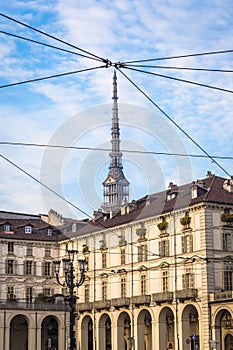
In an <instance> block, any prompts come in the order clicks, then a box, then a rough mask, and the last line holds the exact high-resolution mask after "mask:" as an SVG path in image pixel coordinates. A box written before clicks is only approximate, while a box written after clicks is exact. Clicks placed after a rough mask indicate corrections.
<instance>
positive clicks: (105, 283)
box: [102, 281, 107, 300]
mask: <svg viewBox="0 0 233 350" xmlns="http://www.w3.org/2000/svg"><path fill="white" fill-rule="evenodd" d="M106 299H107V281H102V300H106Z"/></svg>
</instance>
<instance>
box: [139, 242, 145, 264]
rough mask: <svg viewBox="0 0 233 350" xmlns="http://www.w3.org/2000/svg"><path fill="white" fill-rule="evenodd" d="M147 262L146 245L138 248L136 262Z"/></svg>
mask: <svg viewBox="0 0 233 350" xmlns="http://www.w3.org/2000/svg"><path fill="white" fill-rule="evenodd" d="M142 261H147V245H146V244H142V245H140V246H138V262H142Z"/></svg>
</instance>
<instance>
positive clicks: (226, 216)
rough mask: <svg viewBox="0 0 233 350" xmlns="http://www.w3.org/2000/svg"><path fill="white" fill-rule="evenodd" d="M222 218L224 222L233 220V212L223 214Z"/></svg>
mask: <svg viewBox="0 0 233 350" xmlns="http://www.w3.org/2000/svg"><path fill="white" fill-rule="evenodd" d="M221 220H222V221H223V222H233V214H229V213H227V214H225V213H224V214H222V215H221Z"/></svg>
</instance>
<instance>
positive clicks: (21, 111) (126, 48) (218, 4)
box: [0, 0, 233, 211]
mask: <svg viewBox="0 0 233 350" xmlns="http://www.w3.org/2000/svg"><path fill="white" fill-rule="evenodd" d="M4 11H5V13H6V14H7V15H12V16H13V17H15V18H17V19H19V20H22V21H25V22H27V23H28V24H30V25H32V26H34V27H37V28H39V29H41V30H45V31H47V32H48V33H50V34H52V35H55V36H57V37H60V38H61V39H62V40H65V41H67V42H69V43H72V44H74V45H76V46H78V47H80V48H82V49H84V50H87V51H89V52H92V53H94V54H96V55H99V56H101V57H104V58H108V59H109V60H111V61H112V62H115V61H117V62H118V61H124V60H127V61H128V60H134V59H146V58H156V57H165V56H173V55H185V54H190V53H198V52H205V51H215V50H224V49H229V48H231V47H232V46H233V28H232V25H231V22H232V21H231V18H232V15H233V9H232V6H231V1H230V0H221V1H218V0H215V1H210V0H207V1H205V2H201V3H200V2H196V1H194V0H189V1H185V0H177V1H176V2H175V3H174V1H172V0H168V1H156V2H153V1H147V2H142V1H138V0H133V1H123V0H119V1H117V2H115V3H112V2H109V1H105V0H102V1H98V2H97V1H95V0H87V1H84V0H82V1H79V2H77V1H75V0H73V1H72V0H70V1H68V2H64V1H61V0H57V1H55V0H54V1H51V2H48V1H43V0H40V1H19V0H17V1H13V2H11V4H10V3H6V2H5V3H4V4H3V12H4ZM207 14H208V16H207ZM1 26H2V30H6V31H9V32H13V33H16V34H20V35H25V36H26V37H30V38H35V39H36V40H40V41H43V42H49V43H50V44H53V45H55V46H60V47H64V48H66V49H70V50H75V49H74V48H71V47H68V46H65V45H63V44H61V43H59V42H57V41H52V40H51V39H48V38H46V37H45V36H40V35H39V34H38V33H35V32H32V31H30V30H28V29H25V28H23V27H21V26H19V25H16V24H14V23H13V22H10V21H7V20H6V19H2V24H1ZM0 40H1V52H0V80H1V83H0V85H3V84H6V83H9V82H15V81H20V80H25V79H30V78H32V77H43V76H47V75H52V74H58V73H63V72H68V71H74V70H79V69H84V68H88V67H91V66H95V65H99V64H101V63H99V62H97V61H92V60H89V59H85V58H80V57H77V56H75V55H69V54H64V53H62V52H60V51H56V50H52V49H49V48H44V47H42V46H36V45H34V44H28V43H25V42H22V41H19V40H16V39H12V38H9V37H5V36H3V35H1V37H0ZM231 57H232V54H228V55H211V56H203V57H198V56H197V57H192V58H188V59H187V58H180V59H176V60H161V61H155V62H148V64H151V65H172V66H186V67H197V68H200V67H201V68H218V69H226V68H227V69H232V68H233V67H232V58H231ZM142 69H144V68H142ZM153 71H154V72H158V73H160V74H164V75H169V76H176V77H179V78H182V79H189V80H192V81H197V82H201V83H204V84H210V85H215V86H219V87H223V88H226V89H230V90H231V89H232V76H231V73H225V74H223V73H214V72H211V73H209V72H194V71H171V70H158V69H157V70H155V69H154V70H153ZM123 72H124V73H125V74H126V75H127V76H129V77H130V79H132V80H133V81H134V82H135V83H136V84H137V85H138V86H139V87H140V88H141V89H142V90H143V91H145V93H146V94H148V95H149V97H150V98H151V99H153V100H154V101H155V103H156V104H158V106H159V107H161V108H162V110H164V111H165V112H166V113H167V114H168V115H169V116H170V117H171V118H173V119H174V120H175V121H176V122H177V123H179V125H181V127H183V128H184V129H185V131H187V132H188V133H189V134H190V135H191V136H192V137H193V138H194V139H195V140H196V141H197V142H199V143H200V144H201V145H202V146H203V147H204V148H206V149H207V150H208V152H209V153H211V154H222V155H231V154H232V150H233V142H232V136H231V130H232V126H233V125H232V124H233V121H232V120H233V119H232V94H229V93H224V92H219V91H214V90H209V89H206V88H201V87H198V86H191V85H187V84H183V83H179V82H175V81H172V80H167V79H165V78H159V77H155V76H149V75H146V74H142V73H136V72H132V71H129V70H123ZM112 73H113V70H112V69H105V68H104V69H100V70H96V71H92V72H86V73H79V74H76V75H73V76H67V77H62V78H56V79H53V80H47V81H43V82H38V83H34V84H31V85H28V86H23V85H22V86H18V87H12V88H8V89H2V90H0V118H1V121H2V128H1V140H3V141H5V140H11V141H25V142H42V143H45V142H47V141H48V140H49V139H50V138H51V137H52V136H53V135H55V134H56V130H57V129H58V127H59V126H62V125H63V124H64V123H65V122H66V121H67V120H68V119H69V118H70V116H72V115H74V114H75V113H77V112H80V111H85V110H86V109H88V108H90V107H93V106H96V105H101V104H104V103H107V104H108V103H111V96H112V85H111V84H112V80H111V79H112ZM118 84H119V85H118V88H119V97H120V98H119V102H120V103H129V104H136V105H141V106H144V107H148V108H150V109H151V110H154V111H156V113H158V116H159V118H162V120H163V119H164V120H166V118H165V117H164V116H162V115H161V113H160V112H158V110H157V109H156V107H155V106H153V105H152V104H151V103H150V102H149V101H148V100H147V99H146V98H145V96H143V95H142V94H141V93H140V92H139V91H138V90H137V89H136V88H135V87H133V86H132V85H131V84H130V82H129V81H128V80H127V79H125V78H124V76H123V75H121V74H120V72H119V73H118ZM121 112H122V111H121V110H120V111H119V113H120V121H121V122H122V123H123V122H124V116H123V114H121ZM110 114H111V111H109V121H110V118H111V116H110ZM150 123H151V121H150V118H148V119H146V120H145V128H150V125H151V124H150ZM168 124H170V122H168ZM89 128H90V124H89V119H88V118H87V119H86V120H85V122H83V125H82V128H81V129H82V130H86V131H87V132H88V131H89ZM79 132H80V130H78V129H77V134H78V133H79ZM152 132H153V130H152ZM178 134H179V135H180V136H179V137H180V138H181V139H182V140H183V142H184V143H185V146H186V148H187V149H188V150H189V151H190V152H192V153H200V151H199V150H198V149H197V148H196V147H195V146H193V145H192V144H191V143H190V142H189V141H188V140H187V139H186V138H185V136H184V135H182V134H180V133H179V132H178ZM71 135H75V130H72V133H71ZM102 135H105V134H104V133H103V132H102V131H100V130H99V129H98V130H97V129H95V130H93V132H92V139H91V140H90V144H93V143H94V144H95V143H97V141H98V142H99V140H101V137H106V136H102ZM139 135H140V134H139V133H137V132H136V131H135V130H132V133H131V136H132V138H135V140H138V139H139ZM72 137H73V136H72ZM107 138H108V139H109V138H110V130H109V134H108V135H107ZM64 140H66V139H65V138H63V137H62V134H61V137H60V138H59V139H58V140H56V141H57V142H59V141H60V142H62V141H64ZM103 141H107V140H105V139H104V140H103ZM85 143H88V140H87V139H85ZM164 144H165V145H166V137H165V139H164ZM147 146H148V147H151V148H152V149H153V150H156V148H157V147H159V145H158V144H157V143H156V142H154V143H153V142H151V143H150V144H149V143H148V145H147ZM4 147H5V148H4V149H3V152H6V154H7V155H8V156H11V157H12V158H13V160H14V161H17V162H19V164H21V165H22V166H23V167H25V168H26V169H28V170H29V171H31V172H33V173H34V174H39V171H40V166H41V164H40V161H41V157H42V153H43V150H42V149H40V150H34V149H31V148H15V149H14V150H15V151H13V148H10V149H8V148H7V147H6V146H4ZM174 147H175V145H174ZM16 150H17V151H16ZM14 152H15V154H17V157H15V155H14ZM82 156H83V155H82ZM74 157H75V156H74V154H73V153H72V154H71V156H70V158H69V159H68V158H67V164H70V162H71V163H72V161H74ZM84 157H85V156H84ZM78 159H82V157H79V158H78ZM157 160H158V162H159V164H158V166H159V167H160V169H162V170H163V174H164V179H165V180H164V181H165V182H166V181H167V180H168V177H169V175H170V176H172V177H173V178H176V179H178V178H179V176H178V172H177V167H178V168H179V166H178V165H177V164H178V163H177V160H171V159H170V160H167V159H166V158H159V159H157ZM51 161H52V160H51ZM56 161H57V159H56V158H55V159H53V162H54V165H56ZM192 162H193V163H192V164H193V169H194V176H195V177H201V176H203V175H204V173H205V171H206V169H204V168H207V167H209V166H211V162H210V161H200V160H192ZM168 164H169V171H167V170H164V169H166V167H168ZM224 166H226V168H227V170H228V171H229V172H230V173H232V162H227V163H226V162H224ZM3 168H4V167H3ZM129 168H130V169H131V165H130V164H129ZM213 168H214V172H215V173H220V174H222V172H221V171H219V170H218V169H217V168H216V167H215V166H213ZM4 169H5V168H4ZM8 170H9V169H7V170H6V169H5V170H4V171H3V173H2V174H1V183H2V184H4V183H5V184H6V186H4V185H2V186H1V194H2V198H3V199H4V201H3V202H4V208H5V209H6V207H7V205H8V204H9V208H8V209H9V210H13V209H14V208H16V207H18V206H19V204H20V199H21V198H22V199H24V201H23V208H24V209H22V210H27V207H28V211H31V209H33V211H37V210H36V208H37V206H38V208H40V210H41V208H43V203H42V200H41V198H40V195H39V193H38V197H36V196H37V195H36V193H37V190H38V186H37V185H35V186H32V187H30V189H31V191H28V190H27V189H26V188H27V186H28V185H27V181H25V178H24V176H19V177H18V176H17V175H15V174H16V173H15V172H14V170H13V169H12V170H11V175H10V176H9V177H7V172H8ZM75 171H76V170H75V169H67V171H66V172H63V175H62V181H64V185H65V186H68V187H69V182H72V177H73V176H75ZM125 171H126V172H127V169H125ZM86 172H87V173H88V169H86ZM141 176H142V174H140V172H139V173H138V175H136V176H135V179H134V182H135V184H137V186H136V187H137V188H139V184H140V181H141ZM171 180H174V179H171ZM30 181H31V180H30ZM75 181H76V180H75ZM56 185H57V184H56ZM11 188H12V190H13V191H14V193H13V194H12V196H9V193H10V189H11ZM99 188H100V189H101V183H100V184H99ZM24 191H26V193H27V198H26V197H25V196H24V194H23V192H24ZM139 191H140V189H139ZM139 191H138V192H135V197H136V196H137V193H139ZM71 192H72V188H67V195H68V196H69V195H70V193H71ZM97 192H98V193H99V192H101V190H99V189H98V190H97ZM30 193H31V197H30ZM36 198H37V199H36ZM77 201H78V202H79V204H80V205H81V206H82V205H83V206H84V207H85V208H87V210H89V209H88V207H86V203H84V202H83V203H82V198H77ZM7 203H8V204H7ZM27 203H28V204H27ZM29 203H33V206H32V205H31V204H29ZM27 205H28V206H27ZM55 209H56V208H55ZM17 210H19V211H20V210H21V209H20V208H18V209H17Z"/></svg>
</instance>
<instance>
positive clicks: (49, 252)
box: [44, 247, 51, 257]
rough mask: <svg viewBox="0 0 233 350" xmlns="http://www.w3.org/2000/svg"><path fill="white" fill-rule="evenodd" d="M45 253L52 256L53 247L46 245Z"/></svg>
mask: <svg viewBox="0 0 233 350" xmlns="http://www.w3.org/2000/svg"><path fill="white" fill-rule="evenodd" d="M44 255H45V256H46V257H48V256H51V248H50V247H45V251H44Z"/></svg>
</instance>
